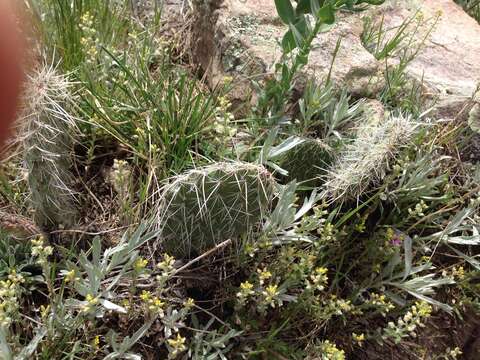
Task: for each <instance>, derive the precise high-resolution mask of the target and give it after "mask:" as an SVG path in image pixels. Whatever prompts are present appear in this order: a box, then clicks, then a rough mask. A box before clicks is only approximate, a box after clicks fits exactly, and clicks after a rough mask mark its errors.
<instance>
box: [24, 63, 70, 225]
mask: <svg viewBox="0 0 480 360" xmlns="http://www.w3.org/2000/svg"><path fill="white" fill-rule="evenodd" d="M71 85H72V84H71V83H70V82H69V81H68V79H67V78H66V77H65V76H62V75H58V74H57V73H56V71H55V69H54V68H52V67H49V66H45V67H43V68H42V69H40V70H38V71H37V72H35V73H34V74H33V75H32V76H31V77H30V79H29V81H28V85H27V89H26V92H25V96H24V118H23V119H22V124H23V126H24V129H23V131H22V134H23V136H24V137H23V138H22V141H23V145H24V152H25V153H24V160H25V166H26V170H27V172H28V185H29V188H30V194H31V195H30V200H31V204H32V207H33V208H34V210H35V222H36V223H37V225H38V226H39V227H40V228H41V229H42V230H43V231H45V232H50V231H53V230H56V229H62V228H70V227H72V226H73V225H74V224H75V222H76V221H77V208H76V197H75V192H74V191H73V190H72V185H73V183H74V177H73V175H72V172H71V168H72V149H73V143H74V138H75V132H76V119H75V118H74V117H73V116H72V115H71V114H70V113H69V112H68V111H69V109H71V107H72V105H73V101H74V99H73V97H72V93H71V91H70V90H71Z"/></svg>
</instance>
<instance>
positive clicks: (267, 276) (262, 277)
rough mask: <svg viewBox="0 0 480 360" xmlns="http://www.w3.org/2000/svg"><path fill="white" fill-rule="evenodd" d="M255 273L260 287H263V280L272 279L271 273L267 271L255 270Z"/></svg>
mask: <svg viewBox="0 0 480 360" xmlns="http://www.w3.org/2000/svg"><path fill="white" fill-rule="evenodd" d="M257 273H258V278H259V283H260V285H263V284H264V283H265V280H268V279H270V278H271V277H272V273H271V272H270V271H268V270H267V269H263V270H261V269H257Z"/></svg>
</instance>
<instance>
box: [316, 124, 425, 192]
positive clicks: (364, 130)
mask: <svg viewBox="0 0 480 360" xmlns="http://www.w3.org/2000/svg"><path fill="white" fill-rule="evenodd" d="M417 125H418V124H417V123H415V122H414V121H413V120H412V119H411V118H410V117H408V116H402V115H398V116H391V117H389V118H388V119H386V120H385V121H383V122H380V123H377V124H373V125H371V124H369V123H368V122H367V123H366V124H365V125H364V126H360V127H359V128H358V130H357V138H356V139H355V141H354V142H353V143H352V144H351V145H349V146H348V147H347V149H346V150H345V151H344V153H343V155H341V156H340V157H339V159H338V161H337V162H336V163H335V164H334V165H333V166H332V167H331V168H330V169H329V171H328V174H327V175H326V179H325V184H324V191H323V197H324V198H326V199H330V200H335V199H338V198H340V197H343V198H346V199H348V198H350V199H351V198H355V197H359V196H360V195H361V194H362V193H364V192H365V190H367V189H368V188H369V186H371V185H372V183H373V182H375V181H376V180H379V179H381V178H382V177H383V176H384V174H385V172H386V170H387V169H388V166H389V161H390V160H391V159H392V158H393V157H394V156H395V154H396V153H397V152H398V151H399V149H400V148H401V146H402V145H404V144H406V143H407V142H408V141H409V140H410V139H411V137H412V135H413V134H414V133H415V129H416V128H417Z"/></svg>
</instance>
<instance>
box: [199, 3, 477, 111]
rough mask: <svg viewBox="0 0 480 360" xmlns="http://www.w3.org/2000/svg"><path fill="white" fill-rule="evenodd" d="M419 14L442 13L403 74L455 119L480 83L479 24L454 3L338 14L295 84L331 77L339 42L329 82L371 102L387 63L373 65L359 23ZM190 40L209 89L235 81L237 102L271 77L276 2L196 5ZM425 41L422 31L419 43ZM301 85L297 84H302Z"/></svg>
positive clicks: (279, 30)
mask: <svg viewBox="0 0 480 360" xmlns="http://www.w3.org/2000/svg"><path fill="white" fill-rule="evenodd" d="M417 9H420V10H421V11H422V14H423V16H424V17H426V18H427V17H430V18H433V17H434V16H436V15H437V14H441V17H440V19H439V20H438V23H437V24H436V26H435V28H434V29H433V31H432V33H431V34H430V37H429V38H428V40H427V41H426V43H425V47H424V49H423V50H422V51H421V52H420V54H419V55H418V56H417V58H416V59H415V60H414V61H412V63H411V64H410V65H409V67H408V68H407V70H406V72H407V75H408V76H409V77H410V78H412V79H415V80H419V81H422V79H423V83H424V87H423V88H424V92H425V94H427V95H429V97H430V98H439V101H438V102H437V108H438V109H440V111H439V112H438V113H439V114H441V116H446V117H449V116H451V117H453V116H455V114H456V113H457V112H458V109H459V107H461V106H462V104H464V103H465V101H466V100H468V98H469V97H470V96H471V95H472V94H473V92H474V90H475V88H476V86H477V84H478V83H479V82H480V61H479V60H478V59H480V25H479V24H478V23H477V22H476V21H475V20H474V19H472V18H471V17H470V16H469V15H468V14H466V13H465V12H464V11H463V10H462V9H461V8H460V7H459V6H458V5H456V4H455V3H454V2H453V0H425V1H415V0H405V1H394V0H391V1H387V2H386V4H384V5H383V6H381V7H377V8H372V10H370V11H369V12H366V13H359V14H348V13H342V14H339V15H338V21H337V22H336V24H335V25H334V26H333V28H332V29H331V31H329V32H326V33H322V34H320V35H319V36H318V37H317V39H316V40H315V43H314V49H313V50H312V52H311V55H310V60H309V64H308V66H306V68H305V69H304V70H303V74H302V75H301V76H300V79H302V78H303V79H306V78H307V77H308V78H310V77H313V78H314V79H316V80H317V81H322V80H323V79H324V78H325V77H326V76H327V74H328V72H329V70H330V66H331V63H332V57H333V53H334V49H335V46H336V43H337V40H338V38H339V37H341V38H342V41H341V45H340V49H339V51H338V54H337V57H336V60H335V62H334V65H333V68H332V79H333V81H334V82H335V84H336V85H337V86H339V87H342V88H345V89H347V91H349V92H350V93H351V94H353V95H354V96H357V97H370V98H374V97H375V96H376V95H377V94H378V93H379V92H380V91H381V89H382V87H383V86H385V80H384V77H383V76H382V73H383V71H384V69H385V63H384V61H379V60H376V59H375V57H374V56H373V55H372V54H371V53H370V52H369V51H367V50H366V49H365V47H364V46H363V43H362V41H361V34H362V32H363V31H364V22H363V17H364V16H367V15H373V17H374V18H375V19H378V18H379V17H381V16H382V15H383V16H384V17H385V20H384V21H385V26H386V27H392V26H398V25H399V24H401V23H402V21H404V20H405V19H407V18H408V17H410V16H412V15H414V14H415V12H416V10H417ZM195 14H196V20H195V25H194V30H193V32H194V33H193V36H194V39H195V41H196V43H195V45H194V46H193V54H194V59H196V61H197V62H198V63H199V65H200V66H201V67H202V69H203V70H204V71H205V73H206V75H207V78H208V79H209V81H210V83H211V85H216V84H217V83H218V82H220V81H221V80H222V78H223V77H224V76H225V75H234V76H236V78H237V79H243V80H244V81H236V83H237V84H238V85H237V89H236V90H237V94H236V95H238V96H236V95H234V97H238V98H241V97H242V95H244V94H245V91H246V89H247V88H249V87H250V86H249V80H250V79H252V78H257V79H259V78H262V77H263V76H265V75H266V74H268V73H271V72H272V71H273V68H272V65H273V64H274V63H275V61H277V60H278V59H279V58H280V55H281V50H280V46H279V45H278V41H279V40H280V39H281V38H282V36H283V34H284V33H285V31H286V26H285V25H283V24H282V23H281V21H280V20H279V19H278V17H277V13H276V9H275V5H274V1H273V0H224V1H220V0H213V1H210V2H205V1H202V2H198V1H197V5H196V8H195ZM423 35H424V31H419V32H418V34H417V35H416V36H417V37H418V40H419V41H420V40H421V37H422V36H423ZM300 83H302V81H300Z"/></svg>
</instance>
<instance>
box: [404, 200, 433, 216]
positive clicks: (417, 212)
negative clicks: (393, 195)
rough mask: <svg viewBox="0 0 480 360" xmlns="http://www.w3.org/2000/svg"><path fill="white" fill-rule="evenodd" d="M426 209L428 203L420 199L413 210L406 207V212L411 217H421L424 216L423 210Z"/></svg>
mask: <svg viewBox="0 0 480 360" xmlns="http://www.w3.org/2000/svg"><path fill="white" fill-rule="evenodd" d="M427 209H428V205H427V204H425V201H423V200H420V202H419V203H417V204H416V205H415V208H414V209H413V210H412V209H411V208H409V209H408V214H409V215H410V216H411V217H415V218H422V217H424V216H425V210H427Z"/></svg>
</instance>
